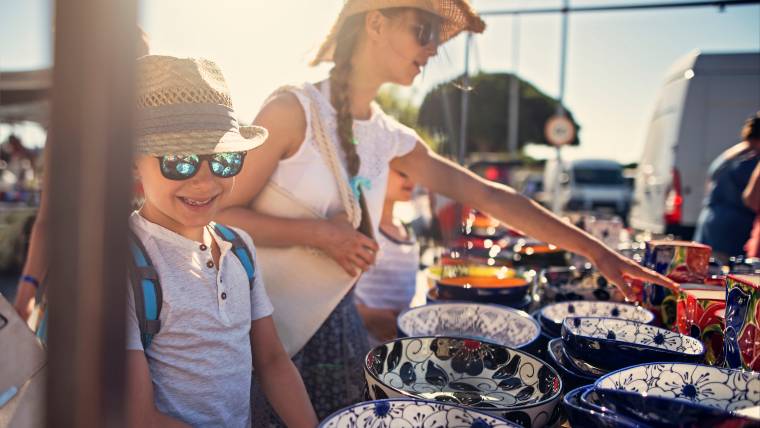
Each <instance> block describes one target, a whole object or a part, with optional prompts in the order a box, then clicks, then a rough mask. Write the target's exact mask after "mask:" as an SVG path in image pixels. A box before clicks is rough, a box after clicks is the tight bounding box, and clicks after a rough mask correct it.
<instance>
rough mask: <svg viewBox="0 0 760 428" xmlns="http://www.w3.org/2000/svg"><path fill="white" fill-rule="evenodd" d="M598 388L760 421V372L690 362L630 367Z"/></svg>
mask: <svg viewBox="0 0 760 428" xmlns="http://www.w3.org/2000/svg"><path fill="white" fill-rule="evenodd" d="M594 387H595V388H596V389H600V390H604V389H610V390H619V391H627V392H631V393H635V394H638V395H644V394H646V395H648V396H655V397H662V398H666V399H670V400H677V401H680V402H683V403H687V404H691V405H693V406H705V407H709V408H712V409H718V410H722V411H724V412H726V414H737V415H743V416H745V417H749V418H752V419H757V420H760V411H759V410H760V373H756V372H750V371H741V370H732V369H723V368H718V367H712V366H704V365H700V364H688V363H655V364H641V365H638V366H633V367H628V368H625V369H622V370H618V371H616V372H612V373H610V374H608V375H606V376H603V377H602V378H600V379H599V380H597V381H596V383H595V384H594Z"/></svg>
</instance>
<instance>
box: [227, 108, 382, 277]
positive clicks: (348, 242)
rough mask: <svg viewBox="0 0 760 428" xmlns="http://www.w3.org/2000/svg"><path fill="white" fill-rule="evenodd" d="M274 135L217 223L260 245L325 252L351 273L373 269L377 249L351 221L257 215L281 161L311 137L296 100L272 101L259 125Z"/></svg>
mask: <svg viewBox="0 0 760 428" xmlns="http://www.w3.org/2000/svg"><path fill="white" fill-rule="evenodd" d="M254 123H255V124H256V125H259V126H263V127H264V128H266V129H267V130H268V131H269V138H267V141H266V142H265V143H264V144H263V145H261V146H260V147H258V148H256V149H254V150H252V151H251V152H249V153H248V155H247V156H246V158H245V162H244V164H243V170H242V171H241V172H240V174H239V175H238V176H237V177H235V185H234V187H233V191H232V193H231V194H229V195H227V196H225V199H224V200H223V202H222V203H223V204H224V206H225V209H223V210H222V212H221V213H220V214H218V215H217V219H218V220H219V221H220V222H222V223H225V224H229V225H231V226H236V227H240V228H241V229H243V230H245V231H246V232H248V233H249V234H250V235H251V236H252V237H253V239H254V241H255V242H256V245H261V246H270V247H289V246H295V245H305V246H311V247H315V248H319V249H321V250H322V251H324V252H325V253H327V254H328V255H329V256H330V257H332V258H333V259H334V260H335V261H336V262H338V263H339V264H340V265H341V266H342V267H343V269H344V270H345V271H346V272H347V273H348V274H349V275H354V274H356V269H360V270H362V271H365V270H367V269H368V268H369V267H370V266H371V265H372V263H374V260H375V253H376V252H377V250H378V248H377V244H376V243H375V242H374V241H373V240H371V239H369V238H367V237H366V236H364V235H363V234H361V233H359V232H357V231H356V230H354V228H353V227H351V225H350V223H349V222H348V220H346V218H345V216H343V215H339V216H336V217H334V218H331V219H329V220H313V219H309V220H306V219H286V218H280V217H273V216H269V215H265V214H261V213H257V212H256V211H254V210H253V209H251V202H252V201H253V199H254V198H255V197H256V195H258V194H259V192H260V191H261V189H263V188H264V186H265V185H266V184H267V182H268V181H269V180H270V178H271V176H272V173H273V172H274V170H275V169H276V168H277V164H278V162H279V161H280V160H281V159H285V158H287V157H290V156H292V155H293V154H295V153H296V152H297V151H298V149H299V148H300V146H301V144H302V142H303V140H304V135H305V133H306V117H305V116H304V111H303V109H302V108H301V104H300V103H299V102H298V100H297V99H296V97H295V95H293V94H290V93H283V94H280V95H278V96H276V97H274V98H273V99H272V100H270V101H269V102H268V103H267V104H266V105H265V106H264V107H263V108H262V110H261V112H260V113H259V115H258V116H257V117H256V120H255V121H254Z"/></svg>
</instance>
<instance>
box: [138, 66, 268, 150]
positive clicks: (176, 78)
mask: <svg viewBox="0 0 760 428" xmlns="http://www.w3.org/2000/svg"><path fill="white" fill-rule="evenodd" d="M137 70H138V83H137V88H138V89H137V145H136V152H137V153H139V154H147V155H154V156H157V155H164V154H169V153H193V154H199V155H203V154H211V153H222V152H242V151H247V150H251V149H253V148H255V147H258V146H260V145H261V144H262V143H263V142H264V140H266V138H267V130H266V129H264V128H262V127H260V126H239V125H238V122H237V119H236V118H235V112H234V111H233V109H232V101H231V99H230V94H229V90H228V89H227V83H226V82H225V81H224V76H222V71H221V70H220V69H219V67H218V66H217V65H216V64H215V63H214V62H212V61H209V60H206V59H200V58H176V57H172V56H163V55H147V56H144V57H141V58H139V59H138V60H137Z"/></svg>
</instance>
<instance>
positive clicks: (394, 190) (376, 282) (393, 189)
mask: <svg viewBox="0 0 760 428" xmlns="http://www.w3.org/2000/svg"><path fill="white" fill-rule="evenodd" d="M412 190H414V183H412V181H411V180H410V179H409V177H408V176H407V175H406V174H404V173H402V172H399V171H396V170H394V169H391V170H390V172H389V174H388V189H387V190H386V194H385V203H384V205H383V213H382V216H381V217H380V227H379V229H378V230H379V232H380V233H378V234H377V236H376V238H377V243H378V245H379V246H380V251H379V252H378V255H377V257H376V258H375V265H374V266H372V268H370V270H368V271H367V272H366V273H365V274H364V275H362V277H361V278H360V279H359V282H358V283H357V284H356V290H355V291H354V298H355V301H356V308H357V309H358V311H359V315H361V317H362V320H363V321H364V325H365V326H366V327H367V331H368V333H369V336H368V339H369V343H370V345H372V346H376V345H379V344H380V343H382V342H385V341H388V340H391V339H394V338H395V337H396V334H397V332H396V317H397V316H398V314H399V313H400V312H401V311H402V310H404V309H406V308H408V307H409V303H411V301H412V298H413V297H414V292H415V284H416V279H417V270H418V269H419V264H420V246H419V244H418V243H417V241H416V239H415V238H414V235H413V234H412V230H411V229H409V228H407V227H406V226H404V225H403V224H401V222H400V221H398V220H397V219H394V218H393V207H394V206H395V204H396V202H398V201H409V200H411V199H412Z"/></svg>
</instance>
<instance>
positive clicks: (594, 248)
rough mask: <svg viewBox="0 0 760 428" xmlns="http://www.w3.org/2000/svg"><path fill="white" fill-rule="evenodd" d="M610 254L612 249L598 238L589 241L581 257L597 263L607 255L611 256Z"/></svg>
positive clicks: (582, 250)
mask: <svg viewBox="0 0 760 428" xmlns="http://www.w3.org/2000/svg"><path fill="white" fill-rule="evenodd" d="M609 252H610V249H609V248H607V247H606V246H605V245H604V244H603V243H601V242H600V241H599V240H597V239H596V238H591V239H589V242H587V243H586V245H584V246H583V248H582V249H581V251H580V253H581V255H583V256H584V257H586V258H587V259H589V260H590V261H591V262H592V263H595V262H596V261H598V260H599V259H601V258H602V257H604V256H605V255H607V254H609Z"/></svg>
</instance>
